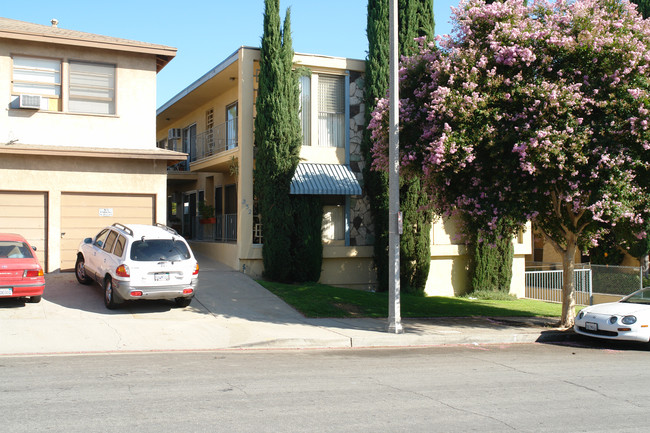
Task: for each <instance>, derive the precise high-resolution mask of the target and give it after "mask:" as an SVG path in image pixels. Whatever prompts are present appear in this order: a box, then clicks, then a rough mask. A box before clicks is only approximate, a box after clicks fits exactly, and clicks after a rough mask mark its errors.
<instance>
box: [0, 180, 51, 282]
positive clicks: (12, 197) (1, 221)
mask: <svg viewBox="0 0 650 433" xmlns="http://www.w3.org/2000/svg"><path fill="white" fill-rule="evenodd" d="M46 215H47V194H46V193H44V192H33V193H32V192H8V191H0V232H3V233H18V234H20V235H22V236H23V237H24V238H25V239H27V241H29V243H30V244H32V246H33V247H36V255H37V256H38V260H39V261H40V262H41V265H42V266H44V267H45V268H46V271H47V263H45V259H46V257H47V254H46V250H45V247H46V245H47V242H46V241H45V239H46V236H45V234H46V229H47V219H46Z"/></svg>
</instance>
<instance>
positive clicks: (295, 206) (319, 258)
mask: <svg viewBox="0 0 650 433" xmlns="http://www.w3.org/2000/svg"><path fill="white" fill-rule="evenodd" d="M282 51H283V55H282V56H283V60H284V68H285V73H286V80H285V85H286V89H285V92H286V96H285V97H286V101H287V104H288V108H289V119H288V125H287V126H288V128H289V130H290V136H289V137H288V140H289V146H290V149H291V152H292V154H295V155H299V153H300V147H301V145H302V131H301V126H300V116H299V111H300V89H299V85H298V73H297V72H296V71H293V55H294V53H293V44H292V40H291V9H287V14H286V16H285V19H284V28H283V31H282ZM297 165H298V159H295V161H294V165H293V168H292V176H293V172H295V169H296V167H297ZM287 192H288V189H287ZM290 202H291V203H290V204H291V216H292V220H293V228H292V230H291V249H290V252H289V254H288V255H287V257H289V258H290V260H291V266H290V268H291V273H290V276H291V280H292V281H295V282H302V281H318V280H319V279H320V273H321V269H322V263H323V237H322V224H323V206H322V204H321V201H320V197H319V196H317V195H294V196H291V197H290Z"/></svg>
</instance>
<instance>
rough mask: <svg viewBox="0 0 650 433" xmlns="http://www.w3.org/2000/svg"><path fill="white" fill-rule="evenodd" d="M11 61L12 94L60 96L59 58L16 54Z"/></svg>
mask: <svg viewBox="0 0 650 433" xmlns="http://www.w3.org/2000/svg"><path fill="white" fill-rule="evenodd" d="M13 63H14V69H13V93H14V94H33V95H42V96H49V97H56V98H59V97H60V96H61V60H58V59H41V58H35V57H19V56H16V57H14V58H13Z"/></svg>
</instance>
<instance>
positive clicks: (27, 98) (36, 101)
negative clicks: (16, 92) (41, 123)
mask: <svg viewBox="0 0 650 433" xmlns="http://www.w3.org/2000/svg"><path fill="white" fill-rule="evenodd" d="M19 104H20V105H19V106H20V108H35V109H37V110H38V109H39V108H41V97H40V96H39V95H20V103H19Z"/></svg>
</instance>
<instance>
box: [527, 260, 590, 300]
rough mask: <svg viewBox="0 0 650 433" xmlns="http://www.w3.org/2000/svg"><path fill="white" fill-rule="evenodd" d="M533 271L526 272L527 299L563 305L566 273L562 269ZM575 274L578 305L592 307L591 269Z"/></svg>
mask: <svg viewBox="0 0 650 433" xmlns="http://www.w3.org/2000/svg"><path fill="white" fill-rule="evenodd" d="M532 269H533V270H529V269H527V270H526V271H525V280H526V295H525V297H526V298H528V299H538V300H541V301H548V302H559V303H561V302H562V285H563V278H564V271H563V270H561V269H559V270H558V269H535V268H532ZM573 272H574V276H575V298H576V303H577V304H580V305H591V304H592V303H593V292H592V281H591V269H589V268H583V269H575V270H574V271H573Z"/></svg>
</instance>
